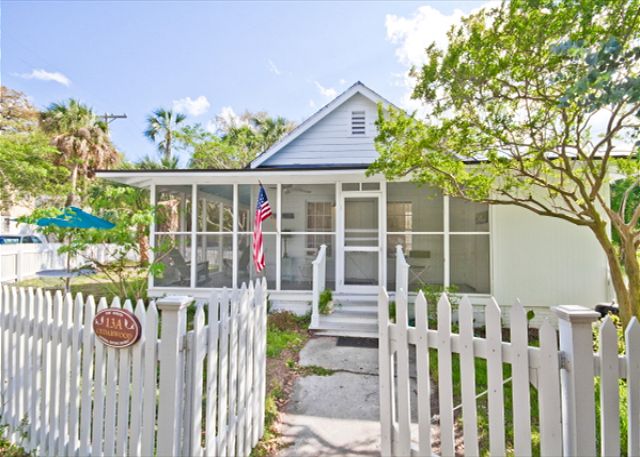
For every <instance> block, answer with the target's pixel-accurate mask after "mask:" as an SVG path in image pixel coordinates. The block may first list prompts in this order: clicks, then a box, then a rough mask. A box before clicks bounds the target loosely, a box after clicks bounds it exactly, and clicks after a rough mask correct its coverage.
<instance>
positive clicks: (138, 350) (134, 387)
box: [128, 300, 154, 456]
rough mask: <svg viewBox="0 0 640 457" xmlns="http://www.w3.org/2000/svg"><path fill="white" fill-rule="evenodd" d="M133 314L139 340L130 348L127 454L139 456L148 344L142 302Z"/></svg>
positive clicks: (140, 301)
mask: <svg viewBox="0 0 640 457" xmlns="http://www.w3.org/2000/svg"><path fill="white" fill-rule="evenodd" d="M135 316H136V317H137V318H138V322H139V323H140V328H141V333H142V334H141V335H140V341H138V343H137V344H136V345H135V346H133V349H131V352H132V356H131V369H132V374H131V425H130V426H129V448H128V450H129V452H128V455H129V456H139V455H140V452H141V442H142V441H141V435H142V409H143V408H142V405H143V401H142V387H143V379H144V349H145V346H147V344H149V343H148V342H147V341H146V339H145V335H144V331H145V329H146V320H145V310H144V302H143V301H142V300H138V301H137V303H136V309H135ZM153 343H154V342H152V343H151V344H153Z"/></svg>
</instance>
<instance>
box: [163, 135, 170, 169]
mask: <svg viewBox="0 0 640 457" xmlns="http://www.w3.org/2000/svg"><path fill="white" fill-rule="evenodd" d="M164 159H165V161H166V162H167V163H169V161H170V160H171V133H167V139H166V141H165V148H164Z"/></svg>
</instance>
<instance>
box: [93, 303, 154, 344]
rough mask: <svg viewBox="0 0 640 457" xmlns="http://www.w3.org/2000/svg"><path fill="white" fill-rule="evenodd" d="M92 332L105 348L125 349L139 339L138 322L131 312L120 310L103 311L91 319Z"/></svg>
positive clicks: (140, 330)
mask: <svg viewBox="0 0 640 457" xmlns="http://www.w3.org/2000/svg"><path fill="white" fill-rule="evenodd" d="M93 331H94V332H95V334H96V336H97V337H98V338H100V341H102V342H103V343H104V344H106V345H107V346H110V347H113V348H126V347H129V346H131V345H133V344H135V343H136V342H137V341H138V340H139V339H140V334H141V332H142V328H141V326H140V321H138V318H137V317H136V316H135V315H134V314H133V313H131V312H129V311H127V310H125V309H120V308H109V309H103V310H102V311H99V312H98V314H96V317H94V318H93Z"/></svg>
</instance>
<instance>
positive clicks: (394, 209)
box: [387, 202, 413, 232]
mask: <svg viewBox="0 0 640 457" xmlns="http://www.w3.org/2000/svg"><path fill="white" fill-rule="evenodd" d="M412 215H413V214H412V205H411V202H389V203H388V204H387V231H389V232H410V231H411V224H412V221H413V219H412Z"/></svg>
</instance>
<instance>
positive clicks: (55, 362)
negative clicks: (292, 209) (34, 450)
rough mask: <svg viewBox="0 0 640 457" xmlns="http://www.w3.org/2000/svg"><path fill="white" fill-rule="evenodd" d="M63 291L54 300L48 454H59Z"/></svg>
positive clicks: (58, 292)
mask: <svg viewBox="0 0 640 457" xmlns="http://www.w3.org/2000/svg"><path fill="white" fill-rule="evenodd" d="M63 306H64V304H63V302H62V293H61V292H60V291H57V292H56V294H55V296H54V300H53V316H54V317H53V322H52V324H53V325H52V330H51V333H52V338H51V380H50V383H49V389H50V390H49V393H50V398H51V400H50V403H49V404H50V407H49V424H50V425H51V431H50V432H49V445H48V455H52V456H54V455H59V450H58V435H59V425H58V413H59V405H60V401H61V399H60V396H59V395H58V383H59V382H60V370H59V367H60V366H61V363H60V353H61V348H60V337H61V333H62V308H63Z"/></svg>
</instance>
